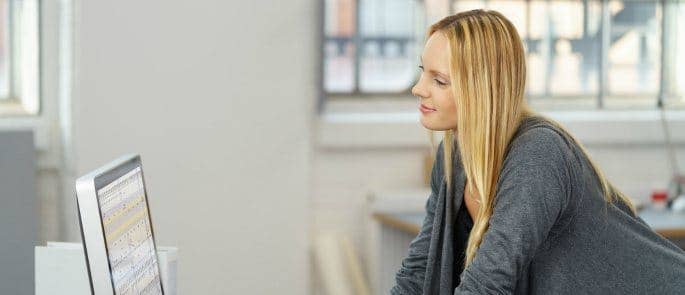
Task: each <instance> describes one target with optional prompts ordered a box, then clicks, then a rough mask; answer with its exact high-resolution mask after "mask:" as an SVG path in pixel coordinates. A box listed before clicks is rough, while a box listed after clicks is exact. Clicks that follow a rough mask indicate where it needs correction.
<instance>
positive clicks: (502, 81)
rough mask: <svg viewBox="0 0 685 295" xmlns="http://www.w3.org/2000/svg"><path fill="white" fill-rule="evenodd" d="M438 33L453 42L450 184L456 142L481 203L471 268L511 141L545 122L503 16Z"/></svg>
mask: <svg viewBox="0 0 685 295" xmlns="http://www.w3.org/2000/svg"><path fill="white" fill-rule="evenodd" d="M434 33H440V34H444V35H445V36H446V37H447V39H448V40H449V42H448V43H449V50H450V54H449V68H450V79H451V85H452V93H453V97H454V100H455V105H456V106H457V114H455V115H456V116H457V126H456V128H455V129H450V130H446V131H445V135H444V140H443V154H444V157H443V160H444V166H443V167H445V176H446V177H445V179H446V182H447V185H448V187H452V181H453V179H452V178H453V177H452V173H453V171H452V170H453V169H452V165H453V162H452V157H453V155H452V150H453V149H452V148H453V143H454V142H455V141H456V143H457V145H458V148H459V149H458V150H459V155H460V157H461V159H462V164H463V168H464V172H465V174H466V188H465V190H468V191H470V192H477V193H478V201H477V202H479V203H480V207H479V209H478V213H477V214H476V218H475V219H474V226H473V228H472V229H471V233H470V235H469V239H468V244H467V247H466V255H465V256H466V259H464V268H466V267H467V266H468V265H469V264H471V262H472V261H473V259H474V256H475V254H476V251H477V250H478V247H479V246H480V243H481V241H482V239H483V235H484V234H485V232H486V231H487V229H488V222H489V220H490V217H491V216H492V212H493V207H494V204H493V201H494V198H495V194H496V186H497V181H498V179H499V176H500V169H501V167H502V163H503V161H504V157H505V152H506V149H507V146H508V145H509V143H510V140H511V139H512V137H513V135H514V133H515V132H516V130H517V128H518V127H519V126H520V124H521V122H522V120H523V119H525V118H526V117H528V116H539V117H544V116H542V115H540V114H536V113H535V112H533V110H531V109H530V107H529V106H528V105H527V102H526V100H525V98H524V91H525V86H526V60H525V51H524V47H523V42H522V41H521V38H520V37H519V34H518V32H517V31H516V28H515V27H514V25H512V23H511V22H510V21H509V20H508V19H507V18H506V17H504V15H502V14H501V13H499V12H497V11H493V10H483V9H475V10H470V11H465V12H461V13H458V14H455V15H451V16H448V17H445V18H444V19H442V20H440V21H438V22H437V23H435V24H433V25H432V26H431V27H430V28H429V30H428V34H427V36H431V35H432V34H434ZM546 119H547V120H548V121H549V122H551V123H552V124H553V125H554V126H556V127H557V128H558V129H559V130H561V131H562V132H563V133H565V134H566V135H567V136H568V137H569V138H571V139H572V141H573V143H574V144H575V145H577V146H578V147H579V148H580V150H581V151H582V153H583V154H584V155H585V157H586V159H587V160H588V162H589V163H590V164H591V166H592V169H593V170H594V172H595V174H596V176H597V178H598V180H599V183H600V184H601V187H602V192H603V194H604V199H605V200H606V202H607V203H611V202H613V200H614V199H620V200H621V201H623V202H624V203H625V204H626V205H627V206H628V208H630V210H632V212H633V213H634V214H635V213H636V210H635V206H634V205H633V204H632V202H631V201H630V199H629V198H628V197H627V196H625V195H624V194H623V193H621V192H620V191H618V190H616V189H615V188H614V187H613V186H612V185H611V184H610V183H609V181H608V180H607V179H606V177H605V176H604V174H603V173H602V171H601V170H600V169H599V166H598V165H597V164H596V163H595V162H594V161H593V160H592V159H591V157H590V155H589V153H588V152H587V150H586V149H585V147H583V145H582V144H580V142H579V141H578V140H576V138H575V137H574V136H572V135H571V134H570V133H569V132H568V131H567V130H566V129H565V128H563V127H562V126H561V125H560V124H559V123H557V122H556V121H554V120H552V119H549V118H546ZM455 133H456V137H457V138H456V140H455V138H454V136H455ZM431 135H432V134H431ZM459 185H461V184H459Z"/></svg>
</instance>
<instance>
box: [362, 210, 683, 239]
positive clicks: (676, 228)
mask: <svg viewBox="0 0 685 295" xmlns="http://www.w3.org/2000/svg"><path fill="white" fill-rule="evenodd" d="M638 215H639V216H640V218H642V219H643V220H644V221H645V222H646V223H647V224H649V226H650V227H652V228H653V229H654V231H656V232H657V233H659V234H660V235H662V236H664V237H666V238H683V237H685V213H675V212H672V211H653V210H651V209H644V210H641V211H639V213H638ZM373 216H374V218H375V219H376V220H378V221H380V222H381V223H383V224H385V225H388V226H391V227H394V228H397V229H400V230H403V231H406V232H407V233H410V234H413V235H416V234H418V233H419V231H420V230H421V224H422V223H423V219H424V217H425V213H424V212H376V213H374V214H373Z"/></svg>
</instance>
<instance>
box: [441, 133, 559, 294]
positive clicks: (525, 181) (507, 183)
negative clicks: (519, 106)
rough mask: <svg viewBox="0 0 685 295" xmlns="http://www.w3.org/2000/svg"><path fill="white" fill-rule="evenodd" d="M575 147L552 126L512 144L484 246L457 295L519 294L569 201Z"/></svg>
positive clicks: (475, 258) (456, 291) (504, 166)
mask: <svg viewBox="0 0 685 295" xmlns="http://www.w3.org/2000/svg"><path fill="white" fill-rule="evenodd" d="M570 152H571V151H570V148H569V147H568V146H567V145H565V142H564V141H563V139H562V137H561V136H560V135H559V134H557V133H556V132H555V131H553V130H551V129H548V128H533V129H531V130H528V131H526V132H525V133H524V134H522V135H521V136H520V137H519V138H517V139H516V140H515V141H513V142H512V143H511V148H510V152H509V153H508V155H507V156H506V159H505V161H504V164H503V167H502V170H501V171H502V173H501V174H500V178H499V180H498V186H497V191H496V193H495V200H494V210H493V213H492V216H491V218H490V220H489V223H488V229H487V230H486V232H485V233H484V235H483V238H482V240H481V243H480V247H479V248H478V250H477V251H476V254H475V256H474V259H473V261H472V262H471V264H470V265H469V266H468V267H467V268H466V269H465V270H464V271H463V272H462V274H461V283H460V285H459V286H458V287H457V288H456V289H455V291H454V294H513V293H514V291H515V289H516V283H517V281H518V280H519V278H520V276H521V274H522V273H523V271H524V270H525V269H526V268H527V266H528V265H529V264H530V262H531V260H532V258H533V256H534V255H535V253H536V251H537V249H538V247H539V246H540V245H541V244H542V243H543V242H544V241H545V240H546V239H547V238H548V235H549V233H550V230H551V229H552V226H553V225H554V224H555V222H556V221H557V219H558V217H559V216H560V215H561V213H562V212H563V210H564V208H565V207H566V204H567V202H568V199H569V197H568V195H569V194H568V189H569V187H570V172H569V171H570V170H569V166H568V165H567V163H568V162H567V161H566V159H567V157H566V156H567V155H568V154H567V153H570Z"/></svg>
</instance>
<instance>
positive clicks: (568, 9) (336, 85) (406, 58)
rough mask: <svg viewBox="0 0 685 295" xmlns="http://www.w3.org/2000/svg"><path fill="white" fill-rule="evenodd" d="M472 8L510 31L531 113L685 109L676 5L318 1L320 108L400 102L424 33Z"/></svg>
mask: <svg viewBox="0 0 685 295" xmlns="http://www.w3.org/2000/svg"><path fill="white" fill-rule="evenodd" d="M474 8H486V9H494V10H497V11H500V12H502V13H503V14H504V15H505V16H507V18H509V19H510V20H511V21H512V22H513V23H514V25H515V26H516V27H517V29H518V31H519V34H520V35H521V38H522V39H523V40H524V43H525V47H526V50H527V63H528V77H527V78H528V79H527V90H526V97H527V99H528V100H529V101H530V102H531V104H533V105H538V106H541V107H543V108H546V109H568V108H569V107H572V108H578V109H596V108H604V109H652V108H654V107H655V106H657V104H658V103H660V102H661V103H664V104H665V105H667V106H670V107H677V106H681V107H682V106H685V55H684V54H682V53H683V52H685V20H683V18H684V17H685V1H679V0H662V1H660V0H639V1H638V0H623V1H621V0H586V1H581V0H578V1H569V0H528V1H525V0H499V1H486V0H461V1H459V0H454V1H450V0H424V1H416V0H327V1H325V16H324V18H325V23H324V30H323V31H324V43H323V59H324V60H323V75H324V78H323V85H322V87H323V90H324V92H325V94H326V95H325V99H335V98H336V97H340V96H345V97H357V96H358V97H366V96H365V95H364V94H369V93H371V94H379V93H383V94H392V95H394V96H397V97H398V98H401V97H406V95H409V89H410V87H411V86H412V85H413V84H414V83H415V81H416V79H417V78H418V70H417V69H416V68H417V65H418V57H419V54H420V51H421V49H422V47H423V42H424V39H425V31H426V29H427V28H428V26H429V25H430V24H432V23H433V22H435V21H437V20H438V19H440V18H442V17H444V16H446V15H448V14H453V13H456V12H459V11H464V10H470V9H474ZM678 53H680V54H678Z"/></svg>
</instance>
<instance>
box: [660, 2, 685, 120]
mask: <svg viewBox="0 0 685 295" xmlns="http://www.w3.org/2000/svg"><path fill="white" fill-rule="evenodd" d="M664 15H665V17H666V34H665V36H664V55H665V56H664V58H665V62H664V94H665V97H664V100H665V101H664V102H665V105H666V107H668V108H685V55H684V54H683V52H685V2H684V1H677V2H676V1H669V2H667V3H666V8H665V14H664Z"/></svg>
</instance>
